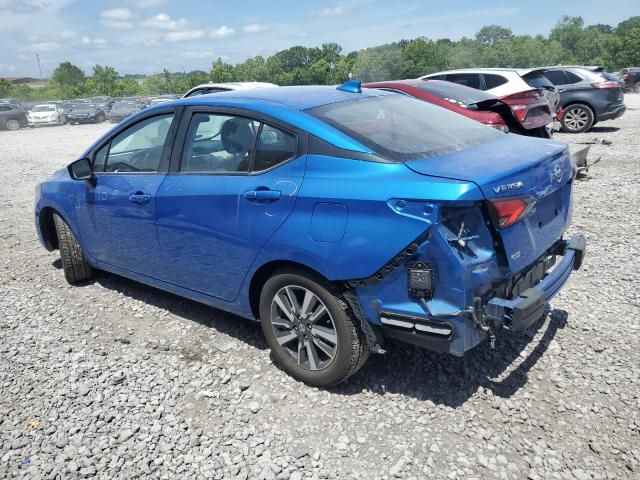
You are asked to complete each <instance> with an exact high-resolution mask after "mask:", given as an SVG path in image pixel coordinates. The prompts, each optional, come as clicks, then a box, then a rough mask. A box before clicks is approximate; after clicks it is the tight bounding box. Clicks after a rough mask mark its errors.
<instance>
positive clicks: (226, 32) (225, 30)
mask: <svg viewBox="0 0 640 480" xmlns="http://www.w3.org/2000/svg"><path fill="white" fill-rule="evenodd" d="M235 33H236V31H235V30H234V29H233V28H230V27H227V26H226V25H222V26H221V27H220V28H216V29H215V30H212V31H211V32H209V36H210V37H217V38H224V37H230V36H231V35H233V34H235Z"/></svg>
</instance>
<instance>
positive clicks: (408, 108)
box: [305, 95, 503, 162]
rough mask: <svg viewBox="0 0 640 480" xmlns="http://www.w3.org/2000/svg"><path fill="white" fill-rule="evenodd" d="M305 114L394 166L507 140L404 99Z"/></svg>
mask: <svg viewBox="0 0 640 480" xmlns="http://www.w3.org/2000/svg"><path fill="white" fill-rule="evenodd" d="M305 112H306V113H308V114H310V115H312V116H314V117H316V118H318V119H320V120H322V121H324V122H325V123H328V124H329V125H332V126H333V127H335V128H337V129H338V130H340V131H342V132H344V133H345V134H347V135H349V136H351V137H353V138H354V139H356V140H358V141H359V142H360V143H362V144H363V145H366V146H368V147H369V148H371V149H372V150H374V151H375V152H377V153H378V154H380V155H381V156H383V157H385V158H386V160H387V161H392V162H405V161H409V160H416V159H419V158H428V157H434V156H437V155H440V154H442V153H446V152H451V151H456V150H462V149H464V148H467V147H470V146H472V145H477V144H480V143H484V142H487V141H490V140H493V139H496V138H498V137H499V136H500V135H503V134H502V133H500V132H498V131H496V130H495V129H493V128H490V127H487V126H485V125H483V124H481V123H480V122H476V121H474V120H471V119H469V118H467V117H464V116H462V115H458V114H457V113H454V112H452V111H450V110H447V109H444V108H440V107H438V106H436V105H433V104H430V103H428V102H423V101H421V100H417V99H415V98H411V97H407V96H404V95H383V96H378V97H365V98H360V99H357V100H350V101H345V102H338V103H332V104H328V105H321V106H319V107H314V108H311V109H308V110H305Z"/></svg>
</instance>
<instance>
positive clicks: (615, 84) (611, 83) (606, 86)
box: [591, 80, 620, 90]
mask: <svg viewBox="0 0 640 480" xmlns="http://www.w3.org/2000/svg"><path fill="white" fill-rule="evenodd" d="M591 86H592V87H593V88H600V89H605V90H606V89H612V88H620V83H618V82H614V81H613V80H607V81H606V82H598V83H592V84H591Z"/></svg>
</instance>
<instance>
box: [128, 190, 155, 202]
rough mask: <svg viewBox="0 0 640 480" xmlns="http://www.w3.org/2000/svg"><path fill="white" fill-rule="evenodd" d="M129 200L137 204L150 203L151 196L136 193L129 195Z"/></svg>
mask: <svg viewBox="0 0 640 480" xmlns="http://www.w3.org/2000/svg"><path fill="white" fill-rule="evenodd" d="M129 200H130V201H132V202H135V203H140V204H143V203H149V202H150V201H151V195H147V194H145V193H142V192H138V193H134V194H133V195H129Z"/></svg>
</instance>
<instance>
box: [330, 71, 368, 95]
mask: <svg viewBox="0 0 640 480" xmlns="http://www.w3.org/2000/svg"><path fill="white" fill-rule="evenodd" d="M349 75H351V74H349ZM336 90H342V91H343V92H349V93H362V82H361V81H360V80H347V81H346V82H344V83H343V84H342V85H338V86H337V87H336Z"/></svg>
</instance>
